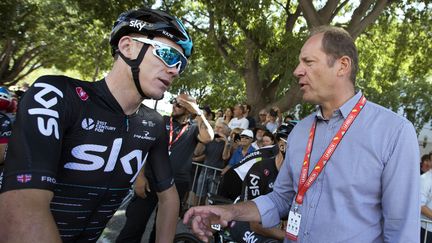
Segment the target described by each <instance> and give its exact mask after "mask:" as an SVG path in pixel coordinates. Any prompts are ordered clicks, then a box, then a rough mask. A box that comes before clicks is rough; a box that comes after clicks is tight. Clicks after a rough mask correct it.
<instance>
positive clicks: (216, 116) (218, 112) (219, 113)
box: [215, 109, 224, 121]
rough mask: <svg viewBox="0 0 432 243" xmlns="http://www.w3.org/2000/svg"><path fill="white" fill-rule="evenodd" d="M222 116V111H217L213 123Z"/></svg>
mask: <svg viewBox="0 0 432 243" xmlns="http://www.w3.org/2000/svg"><path fill="white" fill-rule="evenodd" d="M223 115H224V112H223V110H222V109H219V110H217V111H216V114H215V121H217V120H219V118H221V117H222V119H223Z"/></svg>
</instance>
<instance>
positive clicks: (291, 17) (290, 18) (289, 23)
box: [285, 5, 301, 33]
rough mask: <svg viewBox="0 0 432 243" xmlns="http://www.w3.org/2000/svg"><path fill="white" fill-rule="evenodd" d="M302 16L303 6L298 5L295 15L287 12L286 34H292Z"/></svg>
mask: <svg viewBox="0 0 432 243" xmlns="http://www.w3.org/2000/svg"><path fill="white" fill-rule="evenodd" d="M300 14H301V6H300V5H298V6H297V9H296V11H295V12H294V13H293V14H290V13H289V12H287V16H288V17H287V20H286V22H285V32H286V33H292V31H293V29H294V25H295V23H296V21H297V19H298V17H299V16H300Z"/></svg>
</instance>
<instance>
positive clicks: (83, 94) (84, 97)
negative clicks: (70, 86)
mask: <svg viewBox="0 0 432 243" xmlns="http://www.w3.org/2000/svg"><path fill="white" fill-rule="evenodd" d="M75 91H76V92H77V94H78V96H79V97H80V99H81V100H82V101H86V100H87V99H88V98H89V96H88V94H87V93H86V92H85V91H84V89H83V88H81V87H76V88H75Z"/></svg>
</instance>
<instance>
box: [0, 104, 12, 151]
mask: <svg viewBox="0 0 432 243" xmlns="http://www.w3.org/2000/svg"><path fill="white" fill-rule="evenodd" d="M11 134H12V121H11V119H10V118H9V116H8V115H6V114H5V113H3V112H0V144H5V143H8V142H9V137H10V136H11Z"/></svg>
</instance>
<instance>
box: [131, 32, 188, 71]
mask: <svg viewBox="0 0 432 243" xmlns="http://www.w3.org/2000/svg"><path fill="white" fill-rule="evenodd" d="M132 40H134V41H138V42H141V43H144V44H148V45H152V46H153V55H155V56H156V57H157V58H159V59H160V60H161V61H162V62H163V63H164V64H165V65H166V66H167V67H170V68H172V67H176V68H177V70H178V71H179V73H182V72H183V71H184V70H185V68H186V65H187V58H186V57H185V56H184V55H183V53H181V51H179V50H177V49H176V48H175V47H172V46H170V45H168V44H165V43H162V42H159V41H155V40H150V39H147V38H138V37H133V38H132Z"/></svg>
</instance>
